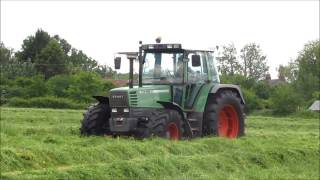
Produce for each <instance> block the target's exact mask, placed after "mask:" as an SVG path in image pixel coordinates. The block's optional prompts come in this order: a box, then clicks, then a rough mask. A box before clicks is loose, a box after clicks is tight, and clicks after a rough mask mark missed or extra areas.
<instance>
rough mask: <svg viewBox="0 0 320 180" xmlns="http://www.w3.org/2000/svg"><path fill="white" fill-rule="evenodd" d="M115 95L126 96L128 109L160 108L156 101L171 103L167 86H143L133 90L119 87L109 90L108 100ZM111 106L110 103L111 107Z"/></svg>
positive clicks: (135, 87)
mask: <svg viewBox="0 0 320 180" xmlns="http://www.w3.org/2000/svg"><path fill="white" fill-rule="evenodd" d="M117 94H123V95H125V96H127V102H128V104H129V106H130V107H146V108H162V106H161V105H160V104H159V103H157V101H171V92H170V86H169V85H145V86H143V87H138V86H134V87H133V88H128V87H120V88H115V89H112V90H110V98H111V99H112V101H115V99H114V98H113V96H114V97H116V96H117ZM112 105H113V104H112V103H111V106H112Z"/></svg>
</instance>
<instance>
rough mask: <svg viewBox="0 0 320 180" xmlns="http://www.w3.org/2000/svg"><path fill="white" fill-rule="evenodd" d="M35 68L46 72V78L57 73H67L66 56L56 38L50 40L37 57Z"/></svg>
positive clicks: (43, 72)
mask: <svg viewBox="0 0 320 180" xmlns="http://www.w3.org/2000/svg"><path fill="white" fill-rule="evenodd" d="M35 68H36V69H37V71H38V72H41V73H42V74H44V77H45V79H48V78H50V77H51V76H54V75H57V74H64V73H67V62H66V56H65V54H64V51H63V50H62V48H61V47H60V45H59V43H58V42H57V41H56V40H53V39H52V40H50V42H49V43H48V44H47V46H46V47H45V48H44V49H43V50H42V51H41V53H40V54H39V55H38V56H37V57H36V60H35Z"/></svg>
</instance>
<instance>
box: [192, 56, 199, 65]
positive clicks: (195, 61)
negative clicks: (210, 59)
mask: <svg viewBox="0 0 320 180" xmlns="http://www.w3.org/2000/svg"><path fill="white" fill-rule="evenodd" d="M191 62H192V66H193V67H199V66H201V61H200V55H192V56H191Z"/></svg>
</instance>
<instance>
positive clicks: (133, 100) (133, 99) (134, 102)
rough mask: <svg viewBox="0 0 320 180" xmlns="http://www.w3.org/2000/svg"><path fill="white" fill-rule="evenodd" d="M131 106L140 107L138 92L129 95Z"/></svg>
mask: <svg viewBox="0 0 320 180" xmlns="http://www.w3.org/2000/svg"><path fill="white" fill-rule="evenodd" d="M129 99H130V105H131V106H137V105H138V96H137V92H136V91H131V92H130V93H129Z"/></svg>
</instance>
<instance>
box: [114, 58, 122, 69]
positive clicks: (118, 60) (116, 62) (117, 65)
mask: <svg viewBox="0 0 320 180" xmlns="http://www.w3.org/2000/svg"><path fill="white" fill-rule="evenodd" d="M120 67H121V57H116V58H114V68H115V69H120Z"/></svg>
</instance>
